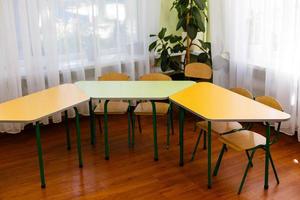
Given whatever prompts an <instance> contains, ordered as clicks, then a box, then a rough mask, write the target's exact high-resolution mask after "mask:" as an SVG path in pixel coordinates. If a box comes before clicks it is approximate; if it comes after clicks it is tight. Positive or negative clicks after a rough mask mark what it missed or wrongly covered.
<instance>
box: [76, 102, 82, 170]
mask: <svg viewBox="0 0 300 200" xmlns="http://www.w3.org/2000/svg"><path fill="white" fill-rule="evenodd" d="M74 110H75V113H76V134H77V153H78V160H79V167H80V168H82V167H83V164H82V153H81V133H80V121H79V113H78V110H77V108H76V107H74Z"/></svg>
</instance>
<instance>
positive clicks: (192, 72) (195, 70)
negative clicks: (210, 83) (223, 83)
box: [184, 63, 212, 79]
mask: <svg viewBox="0 0 300 200" xmlns="http://www.w3.org/2000/svg"><path fill="white" fill-rule="evenodd" d="M184 75H185V76H186V77H189V78H199V79H211V76H212V69H211V67H210V66H208V65H207V64H205V63H190V64H187V65H186V66H185V69H184Z"/></svg>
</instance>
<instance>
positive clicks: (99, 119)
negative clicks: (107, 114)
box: [98, 115, 103, 134]
mask: <svg viewBox="0 0 300 200" xmlns="http://www.w3.org/2000/svg"><path fill="white" fill-rule="evenodd" d="M98 125H99V131H100V134H102V132H103V131H102V125H101V116H100V115H99V116H98Z"/></svg>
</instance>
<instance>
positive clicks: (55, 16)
mask: <svg viewBox="0 0 300 200" xmlns="http://www.w3.org/2000/svg"><path fill="white" fill-rule="evenodd" d="M159 14H160V0H151V1H148V0H0V24H1V26H0V71H1V73H0V102H4V101H7V100H9V99H13V98H16V97H19V96H22V95H26V94H30V93H32V92H36V91H40V90H43V89H45V88H48V87H53V86H56V85H59V84H61V83H68V82H74V81H78V80H86V79H96V78H97V77H98V76H100V75H101V74H102V73H103V72H105V71H110V70H115V71H120V72H125V73H128V74H129V75H130V76H131V78H132V79H133V80H134V79H136V78H137V77H139V76H140V75H141V74H143V73H145V72H148V71H150V69H149V53H148V50H147V49H148V44H149V42H150V41H149V39H150V38H149V34H150V33H155V32H157V30H158V28H159ZM80 111H81V113H82V114H87V113H88V112H87V109H86V106H82V107H81V109H80ZM70 112H71V111H70ZM70 114H71V115H72V112H71V113H70ZM51 118H52V120H53V121H54V122H60V121H61V116H60V115H55V116H52V117H51ZM43 122H44V123H48V119H45V120H44V121H43ZM23 126H24V125H23V124H0V132H11V133H16V132H20V130H21V129H22V128H23Z"/></svg>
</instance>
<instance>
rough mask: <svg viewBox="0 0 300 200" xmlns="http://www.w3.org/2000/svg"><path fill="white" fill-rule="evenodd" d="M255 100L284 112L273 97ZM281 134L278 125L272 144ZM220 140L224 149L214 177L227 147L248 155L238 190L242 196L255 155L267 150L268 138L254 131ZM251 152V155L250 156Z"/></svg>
mask: <svg viewBox="0 0 300 200" xmlns="http://www.w3.org/2000/svg"><path fill="white" fill-rule="evenodd" d="M255 100H256V101H258V102H260V103H262V104H265V105H267V106H270V107H272V108H274V109H277V110H280V111H283V109H282V106H281V105H280V103H279V102H278V101H277V100H275V99H274V98H273V97H269V96H260V97H256V99H255ZM279 133H280V123H278V127H277V130H276V134H275V136H274V137H273V139H272V141H271V143H270V144H274V143H275V142H277V140H278V137H279ZM219 140H220V141H221V142H222V143H223V147H222V150H221V152H220V155H219V158H218V161H217V163H216V166H215V169H214V172H213V175H214V176H216V175H217V173H218V170H219V167H220V164H221V161H222V157H223V154H224V151H225V148H227V146H228V147H230V148H231V149H233V150H235V151H245V152H246V155H247V158H248V164H247V167H246V170H245V173H244V176H243V178H242V181H241V184H240V187H239V190H238V194H240V193H241V191H242V188H243V185H244V182H245V179H246V176H247V173H248V170H249V168H250V167H253V164H252V159H253V156H254V153H255V151H256V150H257V149H263V150H265V145H266V138H265V137H264V136H262V135H260V134H258V133H256V132H253V131H249V130H240V131H236V132H234V133H231V134H224V135H221V136H220V137H219ZM249 152H250V153H251V154H249ZM269 155H270V162H271V165H272V169H273V172H274V174H275V178H276V181H277V184H279V178H278V175H277V172H276V169H275V165H274V162H273V159H272V156H271V153H270V154H269Z"/></svg>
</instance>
